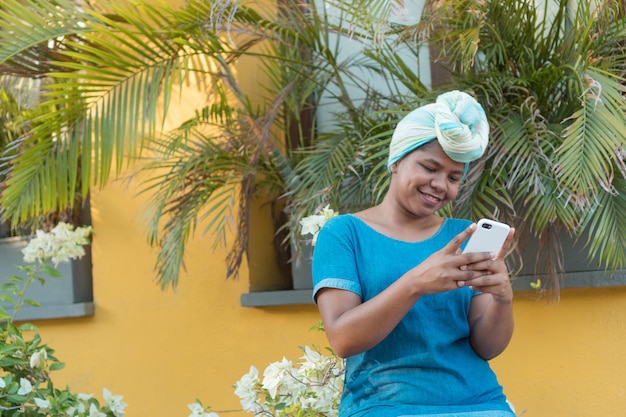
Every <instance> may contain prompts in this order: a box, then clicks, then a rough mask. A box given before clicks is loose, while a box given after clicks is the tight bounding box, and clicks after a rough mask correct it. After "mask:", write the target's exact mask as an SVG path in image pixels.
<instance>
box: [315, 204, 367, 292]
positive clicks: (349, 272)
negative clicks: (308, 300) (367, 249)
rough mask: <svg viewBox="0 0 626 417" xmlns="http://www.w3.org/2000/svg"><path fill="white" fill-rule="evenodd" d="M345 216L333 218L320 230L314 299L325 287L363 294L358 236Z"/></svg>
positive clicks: (316, 252)
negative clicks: (358, 259) (357, 252)
mask: <svg viewBox="0 0 626 417" xmlns="http://www.w3.org/2000/svg"><path fill="white" fill-rule="evenodd" d="M346 220H347V219H346V217H345V216H337V217H333V218H332V219H330V220H329V221H328V222H327V223H326V224H325V225H324V227H323V228H322V230H320V232H319V235H318V236H317V242H316V245H315V248H314V251H313V262H312V271H313V300H314V301H315V300H316V296H317V292H318V291H319V290H320V289H322V288H337V289H341V290H347V291H352V292H354V293H356V294H358V295H359V296H362V293H361V284H360V282H359V277H358V270H357V261H356V254H355V250H354V239H351V238H350V235H351V233H354V230H350V229H351V228H350V224H349V223H348V222H347V221H346Z"/></svg>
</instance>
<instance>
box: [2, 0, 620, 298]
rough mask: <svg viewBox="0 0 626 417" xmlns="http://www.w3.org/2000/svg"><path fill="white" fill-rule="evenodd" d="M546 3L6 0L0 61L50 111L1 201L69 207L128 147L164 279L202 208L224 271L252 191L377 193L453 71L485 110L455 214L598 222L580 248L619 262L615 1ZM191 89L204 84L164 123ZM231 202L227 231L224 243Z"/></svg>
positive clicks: (547, 232)
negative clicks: (485, 134)
mask: <svg viewBox="0 0 626 417" xmlns="http://www.w3.org/2000/svg"><path fill="white" fill-rule="evenodd" d="M552 3H554V5H555V8H554V13H553V14H552V17H551V19H550V20H547V19H540V18H539V17H538V10H537V9H536V7H535V5H534V2H532V1H518V0H504V1H483V2H477V1H469V0H467V1H460V2H459V1H451V0H448V1H446V0H444V1H427V2H426V6H425V8H424V10H423V13H422V18H421V20H420V21H419V22H406V21H402V20H398V19H393V18H392V17H393V13H394V7H402V4H403V3H402V2H394V3H389V2H374V1H369V2H368V1H364V0H360V1H352V2H331V1H328V2H326V3H321V2H320V3H317V6H318V7H312V6H310V5H307V4H298V3H297V2H293V3H291V2H288V1H284V2H280V4H279V7H277V8H276V7H265V6H263V5H258V4H250V5H246V4H245V3H238V2H219V1H209V0H188V1H187V2H186V3H185V5H184V6H183V7H181V8H174V7H170V6H153V5H151V4H149V3H148V2H146V3H144V2H133V3H132V4H130V2H128V3H127V2H125V1H122V0H118V1H109V2H97V5H93V6H92V5H90V4H89V3H86V4H81V5H80V7H77V5H76V4H75V2H74V1H72V0H55V1H49V0H27V1H21V0H20V1H18V0H8V1H6V2H5V4H3V5H2V6H0V23H1V25H0V27H1V28H2V29H0V40H1V41H2V43H0V44H1V45H3V46H2V47H0V74H12V75H17V76H24V77H40V78H41V77H45V79H46V80H47V82H46V84H45V85H46V90H45V95H44V97H45V100H44V104H46V105H53V106H54V108H55V110H54V111H51V112H48V113H46V114H45V115H42V116H40V117H38V118H37V120H36V121H37V123H36V125H35V127H34V128H33V129H32V131H31V132H30V134H29V135H26V136H23V137H21V138H20V139H19V140H18V141H17V142H16V143H17V147H16V149H19V152H18V153H17V154H16V155H14V156H11V157H9V159H8V161H7V162H5V163H4V164H3V167H4V168H3V170H4V171H5V172H6V173H7V174H8V176H9V178H8V180H7V182H6V187H5V188H4V190H3V191H2V196H1V197H0V204H1V206H2V213H3V215H4V216H6V217H7V218H9V219H11V220H12V221H13V222H14V223H20V222H23V221H25V220H28V219H29V218H32V217H34V216H37V215H40V214H41V213H46V212H49V211H55V210H62V209H64V208H66V207H69V206H71V204H72V201H73V198H74V196H75V195H76V193H78V194H80V195H87V192H88V191H89V189H90V187H102V186H104V185H105V184H106V183H107V181H108V180H109V179H110V178H111V177H115V176H118V175H120V173H121V172H122V170H123V169H124V168H125V167H126V166H127V164H128V163H129V162H132V161H141V162H142V164H141V174H142V177H141V178H145V180H144V181H143V185H144V191H146V192H150V193H151V196H152V197H151V200H150V202H151V207H150V209H149V210H150V212H151V213H154V217H153V220H152V222H151V228H150V231H149V236H150V241H151V242H152V243H153V244H154V245H156V246H158V247H159V248H160V252H159V256H158V259H157V274H158V277H159V279H160V281H161V284H162V286H163V287H167V286H169V285H172V286H175V285H176V283H177V280H178V274H179V271H180V268H181V265H182V261H183V257H184V252H185V243H186V242H187V240H188V239H189V238H190V237H191V236H192V235H193V234H194V233H195V232H196V228H197V227H198V224H199V223H200V222H201V221H203V222H206V224H208V225H209V226H208V228H207V229H206V230H204V232H206V233H209V234H210V235H212V236H213V237H214V238H215V244H228V245H230V250H229V253H228V259H227V262H228V274H229V276H230V275H236V274H237V271H238V269H239V266H240V264H241V262H242V260H243V257H244V256H245V254H246V252H247V249H248V248H247V238H248V229H249V224H248V223H249V216H250V210H251V203H252V201H253V199H254V198H255V197H256V196H258V195H270V196H272V201H273V203H275V204H276V206H277V207H278V210H279V211H280V212H281V213H284V212H288V213H289V216H290V220H288V221H287V224H294V223H295V222H297V220H298V219H299V218H300V217H302V216H303V215H306V214H308V213H310V212H312V211H315V210H316V209H317V208H319V207H320V206H321V205H322V204H326V203H330V204H332V205H333V206H334V207H336V208H338V209H339V210H340V211H348V210H354V209H358V208H360V207H363V206H367V205H370V204H373V203H375V202H377V201H379V199H380V198H381V196H382V193H383V192H384V188H385V185H386V183H387V181H388V176H387V173H386V168H385V152H386V147H387V144H388V140H389V138H390V132H391V131H392V129H393V126H394V123H395V121H396V120H397V119H398V118H399V116H400V115H402V114H403V113H405V112H406V111H407V110H408V109H412V108H414V107H415V106H417V105H419V104H421V103H423V102H426V101H430V100H432V98H433V97H434V96H435V95H437V94H438V92H440V91H443V90H447V89H452V88H455V89H462V90H466V91H471V92H473V94H474V95H475V96H476V97H477V98H478V99H479V100H480V101H481V103H482V104H483V105H484V106H485V108H486V109H487V110H488V114H489V118H490V121H491V124H492V127H493V141H492V142H493V144H492V146H491V147H490V149H489V153H488V155H487V156H486V157H485V158H484V159H483V160H482V161H481V163H480V164H477V166H475V167H474V168H473V169H472V171H471V172H470V176H469V181H468V182H469V186H468V187H467V189H468V193H467V195H465V196H463V197H462V198H461V199H459V204H458V205H457V206H455V207H454V211H455V213H458V214H460V215H466V216H468V217H472V218H476V217H478V216H493V215H496V214H497V215H499V217H502V218H505V219H508V220H511V221H512V222H513V223H514V224H516V225H517V226H518V231H519V233H518V234H519V235H521V236H522V237H523V236H534V235H537V236H540V238H541V239H546V240H547V239H549V238H550V237H551V236H553V232H554V230H559V229H564V230H566V231H568V232H570V233H573V234H575V235H583V234H584V233H585V232H588V231H589V230H593V231H594V233H588V236H589V241H588V247H589V253H590V258H599V259H600V260H601V261H602V262H603V263H604V264H605V265H606V266H607V267H608V268H611V269H617V268H621V267H622V266H623V262H624V259H625V258H626V255H625V250H624V249H625V248H626V241H625V240H624V239H625V238H624V236H626V234H625V233H624V232H626V230H625V229H626V222H625V218H624V214H623V213H624V208H625V207H624V206H625V201H624V191H625V190H624V184H625V182H624V174H625V173H624V169H623V164H624V162H623V156H624V155H623V150H622V148H621V145H622V141H623V140H622V139H621V137H622V136H620V135H621V132H623V131H624V128H625V127H626V116H625V115H624V110H623V96H622V94H623V93H624V78H623V75H624V69H625V68H624V62H625V61H624V49H623V48H624V41H623V39H624V35H625V34H626V32H625V30H624V23H625V19H624V11H623V9H622V6H621V5H620V4H618V3H615V2H611V1H599V2H597V3H598V4H597V7H596V8H592V7H591V6H590V5H589V4H588V3H587V2H580V3H578V6H577V8H576V10H575V13H574V14H571V13H570V12H569V9H568V8H567V3H568V2H567V1H565V0H559V1H555V2H552ZM372 5H380V6H378V7H373V6H372ZM392 6H393V7H392ZM594 7H595V6H594ZM551 10H552V9H546V10H544V13H545V14H546V15H547V14H550V13H551ZM346 40H348V41H349V42H352V44H351V45H352V47H351V48H352V49H351V50H346V49H345V48H344V49H342V45H343V44H344V42H345V41H346ZM426 44H430V46H431V47H433V50H435V49H437V50H439V51H440V53H441V55H440V58H441V59H442V62H444V63H447V64H443V65H445V67H446V68H447V69H446V71H447V72H448V74H449V77H448V80H447V81H446V82H445V83H443V84H439V85H435V86H432V88H427V86H426V85H424V84H423V83H422V82H421V79H420V76H419V73H418V70H419V68H418V65H417V64H416V63H417V62H418V61H419V56H420V48H421V46H422V45H426ZM243 59H254V60H256V62H258V63H259V65H261V66H262V68H263V71H262V75H263V76H262V77H261V78H260V81H263V82H264V88H265V90H264V91H265V93H264V96H263V97H262V98H260V99H259V98H258V97H251V96H250V93H249V92H248V91H246V89H245V85H244V84H243V83H242V82H241V81H240V79H239V78H238V77H237V70H238V69H239V70H242V67H241V66H239V67H238V65H241V64H240V62H241V61H242V60H243ZM188 90H193V91H199V92H201V93H202V94H204V95H205V97H206V99H207V100H206V102H204V103H203V104H202V105H199V106H198V108H196V109H194V110H195V111H194V114H193V115H192V116H190V117H189V119H188V120H185V121H184V122H183V123H182V124H181V125H180V126H178V127H176V128H174V129H172V130H169V131H162V130H161V129H160V126H161V123H162V120H163V117H164V116H165V115H167V113H168V111H169V106H170V105H171V103H172V101H173V100H174V99H175V98H176V94H180V93H181V91H188ZM329 103H331V104H332V105H329ZM306 114H308V115H312V117H313V121H312V122H311V123H310V124H309V123H308V122H306V119H304V118H303V115H306ZM329 121H330V122H329ZM284 132H287V133H288V134H287V140H285V135H284ZM79 187H80V188H79ZM50 190H55V191H57V192H55V193H51V192H50ZM283 208H284V210H282V209H283ZM231 218H236V219H237V220H236V222H235V224H234V231H235V232H236V233H235V236H236V238H235V239H234V241H232V242H226V238H225V236H226V235H227V233H226V232H227V231H228V229H229V227H231V224H230V223H229V219H231ZM610 231H614V233H609V232H610ZM557 249H558V248H555V249H554V250H553V251H551V252H550V253H555V254H557V255H558V253H559V252H558V250H557ZM556 259H557V261H558V259H559V258H558V256H557V257H556ZM553 264H554V265H558V262H553ZM554 271H555V274H554V275H555V276H556V272H558V268H555V269H554ZM552 287H553V288H557V289H558V280H555V281H554V282H553V284H552Z"/></svg>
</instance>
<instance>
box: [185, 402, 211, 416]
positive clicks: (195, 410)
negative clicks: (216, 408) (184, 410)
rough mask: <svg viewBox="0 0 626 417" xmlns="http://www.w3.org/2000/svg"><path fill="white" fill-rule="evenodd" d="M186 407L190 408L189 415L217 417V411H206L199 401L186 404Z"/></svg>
mask: <svg viewBox="0 0 626 417" xmlns="http://www.w3.org/2000/svg"><path fill="white" fill-rule="evenodd" d="M187 407H189V409H190V410H191V414H189V417H219V415H218V414H217V413H214V412H207V411H206V410H205V409H204V407H203V406H202V404H199V403H193V404H188V405H187Z"/></svg>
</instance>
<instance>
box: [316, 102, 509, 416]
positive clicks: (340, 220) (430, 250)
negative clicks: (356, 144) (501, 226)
mask: <svg viewBox="0 0 626 417" xmlns="http://www.w3.org/2000/svg"><path fill="white" fill-rule="evenodd" d="M488 129H489V127H488V123H487V119H486V115H485V113H484V111H483V110H482V108H481V106H480V105H479V104H478V103H477V102H476V101H475V100H474V99H473V98H472V97H471V96H470V95H468V94H466V93H462V92H458V91H453V92H450V93H446V94H443V95H441V96H439V97H438V98H437V102H436V103H435V104H434V105H432V104H428V105H425V106H422V107H420V108H418V109H417V110H414V111H413V112H411V113H409V115H407V116H406V117H405V118H403V119H402V120H401V121H400V122H399V123H398V126H397V128H396V130H395V132H394V135H393V137H392V139H391V144H390V146H389V159H388V161H389V162H388V167H389V170H390V174H391V180H390V183H389V187H388V189H387V191H386V193H385V197H384V199H383V201H382V202H381V203H380V204H378V205H375V206H373V207H371V208H367V209H365V210H362V211H359V212H356V213H354V214H347V215H340V216H336V217H333V218H332V219H330V220H329V221H328V222H326V224H325V225H324V226H323V227H322V229H321V230H320V232H319V237H318V240H317V245H316V246H315V251H314V253H313V281H314V289H313V296H314V299H315V301H316V302H317V305H318V307H319V310H320V314H321V316H322V320H323V322H324V328H325V330H326V334H327V336H328V340H329V342H330V345H331V347H332V348H333V351H334V352H335V353H336V354H337V355H339V356H341V357H345V358H346V381H345V387H346V388H345V390H344V392H343V397H342V400H341V406H340V410H339V415H341V416H363V417H369V416H371V417H397V416H399V415H402V416H411V417H418V416H426V415H434V414H436V415H441V416H451V417H452V416H459V415H468V416H476V417H481V416H485V417H486V416H489V417H514V414H513V412H512V411H511V408H510V406H509V404H508V403H507V400H506V397H505V396H504V393H503V390H502V387H501V386H500V384H499V383H498V381H497V378H496V376H495V373H494V372H493V371H492V370H491V368H490V366H489V363H488V360H490V359H492V358H494V357H496V356H498V355H499V354H500V353H502V352H503V351H504V349H505V348H506V347H507V345H508V343H509V341H510V339H511V336H512V334H513V311H512V301H513V290H512V288H511V284H510V282H509V273H508V269H507V267H506V264H505V261H504V258H505V256H506V254H507V252H508V250H509V248H510V246H511V243H512V240H513V233H512V232H511V233H509V234H508V236H507V239H506V242H505V245H504V247H503V249H502V250H501V251H500V253H498V254H497V256H496V257H495V258H494V257H493V254H491V253H484V252H483V253H465V254H464V253H461V250H460V249H461V246H462V245H463V244H464V242H465V241H466V240H467V238H468V237H469V236H471V235H472V233H473V232H474V230H475V228H476V226H475V225H473V224H472V223H471V222H470V221H468V220H464V219H453V218H444V217H440V216H439V215H438V214H437V213H440V212H441V210H442V209H443V208H444V207H445V206H446V205H448V204H449V203H450V202H451V201H452V200H453V199H454V198H455V197H456V195H457V193H458V191H459V186H460V184H461V178H462V176H463V173H464V171H465V170H466V169H467V168H466V164H468V163H469V162H472V161H474V160H476V159H478V158H480V157H481V156H482V154H483V152H484V151H485V149H486V145H487V143H486V142H487V138H488ZM451 137H454V140H453V141H452V140H451ZM452 142H453V143H452ZM382 387H385V389H381V388H382Z"/></svg>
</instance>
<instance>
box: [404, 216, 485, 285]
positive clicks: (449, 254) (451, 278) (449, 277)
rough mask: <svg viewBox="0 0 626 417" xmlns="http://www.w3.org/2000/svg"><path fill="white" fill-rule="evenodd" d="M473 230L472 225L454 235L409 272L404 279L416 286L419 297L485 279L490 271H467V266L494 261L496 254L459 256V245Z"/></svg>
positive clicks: (480, 253)
mask: <svg viewBox="0 0 626 417" xmlns="http://www.w3.org/2000/svg"><path fill="white" fill-rule="evenodd" d="M475 230H476V224H471V225H470V226H469V227H467V228H466V229H465V230H463V231H462V232H461V233H459V234H458V235H456V236H455V237H454V238H453V239H452V240H451V241H450V242H449V243H448V244H447V245H446V246H444V247H443V248H442V249H440V250H439V251H437V252H435V253H433V254H432V255H431V256H429V257H428V258H426V260H425V261H424V262H422V263H421V264H419V265H418V266H416V267H415V268H413V269H411V270H409V271H408V272H407V273H406V274H405V277H406V278H405V279H409V280H410V281H411V283H412V284H413V285H416V286H417V287H416V289H415V290H416V291H417V292H418V293H420V294H435V293H440V292H446V291H450V290H454V289H457V288H459V287H462V286H464V285H465V283H466V281H471V280H473V279H475V278H479V277H481V276H484V275H488V274H489V271H486V270H485V271H481V270H477V271H475V270H470V269H466V268H464V267H465V266H466V265H470V264H474V263H477V262H481V261H486V260H489V259H493V258H495V257H496V255H497V254H495V253H490V252H476V253H462V252H461V245H462V244H463V242H465V241H466V240H467V239H468V238H469V237H470V236H471V235H472V234H473V233H474V231H475Z"/></svg>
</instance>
